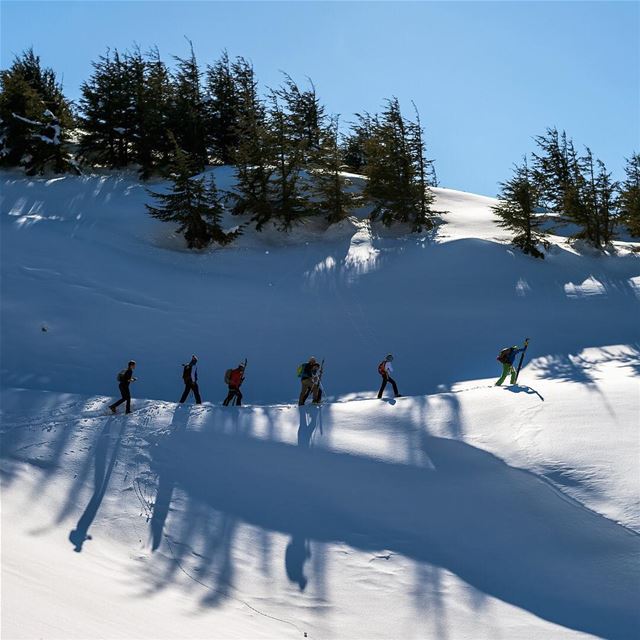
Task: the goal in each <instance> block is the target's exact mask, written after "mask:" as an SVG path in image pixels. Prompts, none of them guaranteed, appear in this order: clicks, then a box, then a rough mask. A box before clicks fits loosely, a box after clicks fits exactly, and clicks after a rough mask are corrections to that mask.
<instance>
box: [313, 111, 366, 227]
mask: <svg viewBox="0 0 640 640" xmlns="http://www.w3.org/2000/svg"><path fill="white" fill-rule="evenodd" d="M311 163H312V164H311V166H312V174H313V184H312V193H313V196H314V200H313V206H314V207H316V208H317V209H319V211H320V212H321V213H322V214H323V215H324V217H325V219H326V220H327V222H328V223H329V224H335V223H336V222H340V221H341V220H344V219H345V218H346V217H347V216H348V215H349V214H350V212H351V210H352V209H353V208H354V207H356V206H357V199H358V197H357V195H356V194H355V193H353V192H352V191H349V190H348V187H349V186H350V184H351V183H350V182H349V181H348V180H347V179H346V178H345V177H344V175H343V174H342V171H343V170H344V166H343V153H342V148H341V146H340V139H339V118H338V116H334V117H333V118H331V119H330V121H329V123H328V125H326V126H325V127H324V128H323V130H322V132H321V134H320V139H319V144H318V148H317V149H316V150H315V152H314V153H313V154H312V156H311Z"/></svg>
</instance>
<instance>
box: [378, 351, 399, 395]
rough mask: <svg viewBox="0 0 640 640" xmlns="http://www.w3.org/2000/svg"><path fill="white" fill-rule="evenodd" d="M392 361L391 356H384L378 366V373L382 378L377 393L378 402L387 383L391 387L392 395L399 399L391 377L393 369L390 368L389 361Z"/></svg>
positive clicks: (396, 386) (394, 382)
mask: <svg viewBox="0 0 640 640" xmlns="http://www.w3.org/2000/svg"><path fill="white" fill-rule="evenodd" d="M392 360H393V355H391V354H390V353H389V354H387V355H386V356H385V359H384V360H383V361H382V362H381V363H380V364H379V365H378V373H379V374H380V375H381V376H382V384H381V385H380V391H378V400H380V399H381V398H382V394H383V393H384V390H385V387H386V386H387V382H390V383H391V386H392V387H393V395H394V396H395V397H396V398H401V397H402V394H401V393H400V392H399V391H398V385H397V384H396V381H395V380H394V379H393V378H392V377H391V374H392V373H393V367H392V366H391V361H392Z"/></svg>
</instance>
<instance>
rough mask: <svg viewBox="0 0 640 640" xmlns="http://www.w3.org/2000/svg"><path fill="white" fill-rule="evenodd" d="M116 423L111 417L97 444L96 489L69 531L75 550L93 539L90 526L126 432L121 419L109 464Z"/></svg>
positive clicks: (80, 548)
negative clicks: (112, 427)
mask: <svg viewBox="0 0 640 640" xmlns="http://www.w3.org/2000/svg"><path fill="white" fill-rule="evenodd" d="M113 423H114V420H113V419H109V420H108V421H107V423H106V424H105V426H104V429H103V430H102V432H101V434H100V437H99V439H98V444H97V446H96V451H95V454H94V491H93V495H92V496H91V500H89V504H87V507H86V509H85V510H84V513H83V514H82V516H80V520H78V523H77V524H76V527H75V529H72V530H71V532H70V533H69V541H70V542H71V544H73V545H74V549H73V550H74V551H77V552H80V551H82V545H83V544H84V542H85V540H91V536H90V535H89V534H88V531H89V527H90V526H91V524H92V522H93V520H94V518H95V517H96V514H97V513H98V509H99V508H100V505H101V504H102V499H103V498H104V494H105V493H106V492H107V487H108V486H109V480H110V479H111V474H112V473H113V467H114V466H115V464H116V460H117V459H118V451H119V450H120V445H121V443H122V435H123V434H124V430H125V426H126V422H125V421H124V420H121V424H120V431H119V432H118V434H117V436H116V441H115V444H114V445H113V449H112V451H111V458H110V460H109V463H108V464H107V456H108V453H109V444H110V441H111V425H112V424H113Z"/></svg>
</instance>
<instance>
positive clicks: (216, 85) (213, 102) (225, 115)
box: [206, 51, 239, 164]
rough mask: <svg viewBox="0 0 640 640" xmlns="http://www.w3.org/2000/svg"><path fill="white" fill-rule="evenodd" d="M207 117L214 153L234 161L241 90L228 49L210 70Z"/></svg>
mask: <svg viewBox="0 0 640 640" xmlns="http://www.w3.org/2000/svg"><path fill="white" fill-rule="evenodd" d="M206 93H207V117H208V128H209V137H210V139H211V146H212V153H213V155H214V157H215V158H216V160H217V161H218V162H220V163H221V164H231V163H232V162H233V159H234V155H235V153H236V151H237V149H238V117H239V114H238V93H237V88H236V82H235V79H234V76H233V71H232V68H231V62H230V61H229V55H228V54H227V52H226V51H223V52H222V56H221V58H220V59H219V60H218V61H217V62H216V63H215V64H214V65H213V66H210V67H208V69H207V81H206Z"/></svg>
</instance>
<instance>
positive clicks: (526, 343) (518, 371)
mask: <svg viewBox="0 0 640 640" xmlns="http://www.w3.org/2000/svg"><path fill="white" fill-rule="evenodd" d="M528 347H529V338H525V339H524V350H523V351H522V354H521V355H520V362H518V369H517V371H516V382H515V384H518V376H519V375H520V369H522V362H523V361H524V354H525V353H526V352H527V349H528Z"/></svg>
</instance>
